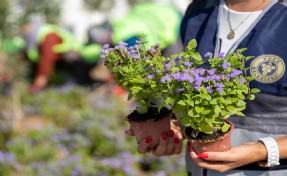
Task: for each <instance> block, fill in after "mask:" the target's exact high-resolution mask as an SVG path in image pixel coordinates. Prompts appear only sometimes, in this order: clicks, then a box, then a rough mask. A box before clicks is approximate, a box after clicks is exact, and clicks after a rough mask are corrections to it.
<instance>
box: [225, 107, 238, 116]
mask: <svg viewBox="0 0 287 176" xmlns="http://www.w3.org/2000/svg"><path fill="white" fill-rule="evenodd" d="M226 109H227V110H228V111H229V112H231V113H232V114H235V113H237V112H238V111H237V109H236V108H235V107H233V106H227V107H226Z"/></svg>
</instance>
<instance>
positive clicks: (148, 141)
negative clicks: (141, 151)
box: [145, 136, 152, 144]
mask: <svg viewBox="0 0 287 176" xmlns="http://www.w3.org/2000/svg"><path fill="white" fill-rule="evenodd" d="M151 141H152V137H151V136H148V137H147V138H146V139H145V143H146V144H149V143H150V142H151Z"/></svg>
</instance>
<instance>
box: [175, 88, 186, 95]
mask: <svg viewBox="0 0 287 176" xmlns="http://www.w3.org/2000/svg"><path fill="white" fill-rule="evenodd" d="M183 91H185V88H179V89H177V90H176V91H175V92H174V93H176V94H180V93H181V92H183Z"/></svg>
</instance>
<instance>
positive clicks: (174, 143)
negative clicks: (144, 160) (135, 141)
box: [125, 121, 183, 156]
mask: <svg viewBox="0 0 287 176" xmlns="http://www.w3.org/2000/svg"><path fill="white" fill-rule="evenodd" d="M182 129H183V128H182V125H181V124H180V123H179V122H174V121H171V130H170V132H169V133H163V134H162V136H161V138H160V140H159V144H158V145H157V146H156V147H155V148H153V149H150V144H151V141H152V138H151V137H150V136H148V137H147V138H146V139H145V140H143V141H142V142H141V143H140V144H139V145H138V147H137V150H138V152H139V153H147V152H151V153H153V154H154V155H155V156H163V155H174V154H180V153H181V151H182V140H183V135H182ZM125 133H126V134H127V135H128V136H133V135H134V134H133V133H132V131H131V130H127V131H126V132H125Z"/></svg>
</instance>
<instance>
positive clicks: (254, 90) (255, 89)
mask: <svg viewBox="0 0 287 176" xmlns="http://www.w3.org/2000/svg"><path fill="white" fill-rule="evenodd" d="M258 92H260V89H257V88H253V89H252V90H251V93H258Z"/></svg>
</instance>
